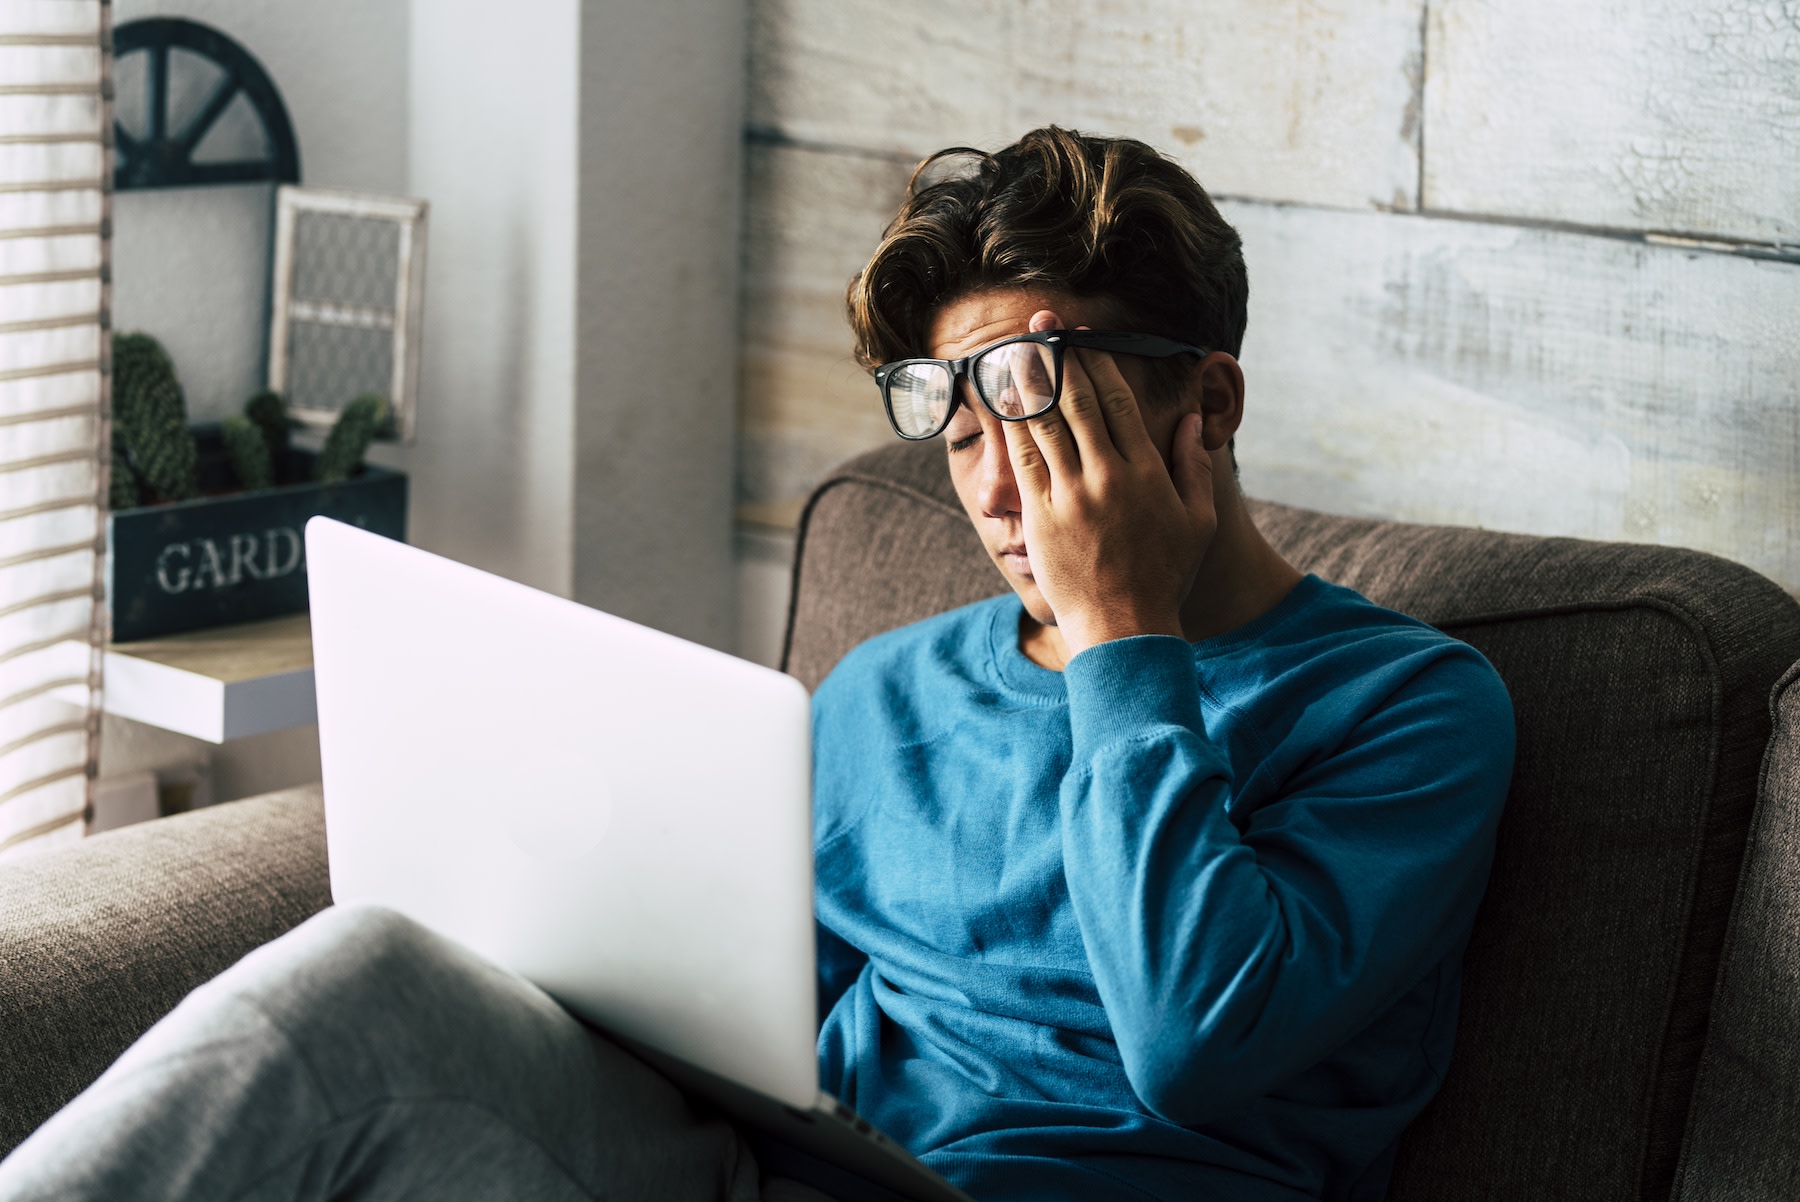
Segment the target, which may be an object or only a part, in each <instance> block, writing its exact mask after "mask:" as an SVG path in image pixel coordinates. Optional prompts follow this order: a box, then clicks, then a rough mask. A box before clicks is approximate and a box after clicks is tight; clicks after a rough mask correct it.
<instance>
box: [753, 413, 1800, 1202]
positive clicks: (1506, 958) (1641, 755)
mask: <svg viewBox="0 0 1800 1202" xmlns="http://www.w3.org/2000/svg"><path fill="white" fill-rule="evenodd" d="M1253 513H1254V515H1255V517H1256V520H1257V522H1258V524H1259V525H1260V526H1261V527H1262V529H1263V530H1264V532H1265V533H1266V534H1267V535H1268V537H1269V539H1270V541H1271V542H1272V543H1273V544H1274V545H1275V546H1276V548H1277V549H1278V550H1280V551H1281V552H1282V553H1283V554H1284V555H1286V556H1287V557H1288V558H1289V559H1290V560H1291V561H1292V562H1293V563H1294V564H1295V565H1296V566H1298V567H1299V568H1301V569H1302V570H1303V571H1310V572H1316V573H1318V574H1319V575H1321V576H1323V577H1325V578H1326V579H1328V580H1333V581H1336V582H1338V583H1341V584H1345V585H1348V586H1349V587H1351V588H1354V589H1357V590H1358V591H1360V592H1362V593H1363V594H1365V595H1366V596H1368V597H1369V598H1370V599H1372V600H1374V601H1376V602H1378V603H1380V604H1383V605H1387V606H1391V607H1393V608H1395V609H1399V610H1402V611H1404V612H1407V613H1411V614H1413V615H1415V616H1417V617H1419V618H1421V619H1423V620H1425V621H1428V622H1431V623H1433V624H1435V625H1437V626H1439V627H1440V628H1442V629H1444V630H1446V631H1448V632H1449V633H1451V634H1453V635H1455V636H1456V637H1458V638H1462V639H1465V640H1467V641H1468V642H1470V643H1472V644H1474V645H1475V646H1476V647H1478V648H1479V649H1480V650H1481V651H1482V652H1483V653H1484V654H1486V655H1487V656H1488V658H1489V659H1490V660H1491V661H1492V662H1493V664H1494V666H1495V668H1496V669H1498V670H1499V672H1500V674H1501V676H1502V677H1503V678H1504V679H1505V681H1506V684H1507V687H1508V689H1509V690H1510V691H1511V694H1512V697H1513V702H1514V706H1515V709H1516V711H1517V718H1518V737H1519V753H1518V760H1517V765H1516V768H1515V773H1514V779H1513V787H1512V792H1511V794H1510V797H1509V800H1508V806H1507V812H1506V815H1505V818H1504V819H1503V821H1502V825H1501V830H1500V836H1499V846H1498V849H1497V853H1496V862H1495V868H1494V875H1493V878H1492V882H1491V885H1490V888H1489V890H1488V895H1487V898H1486V901H1485V902H1484V904H1483V907H1482V911H1481V914H1480V916H1479V918H1478V920H1477V925H1476V930H1475V933H1474V936H1473V938H1472V941H1471V945H1470V948H1469V951H1468V955H1467V958H1466V961H1465V990H1464V1001H1463V1010H1462V1018H1461V1022H1460V1027H1459V1046H1458V1052H1457V1055H1456V1058H1455V1060H1454V1061H1453V1063H1452V1065H1451V1069H1450V1072H1449V1075H1448V1077H1447V1079H1446V1081H1445V1083H1444V1088H1443V1090H1442V1092H1441V1093H1440V1094H1439V1096H1438V1098H1437V1099H1436V1100H1435V1101H1434V1102H1433V1104H1432V1105H1431V1107H1430V1108H1428V1110H1427V1111H1426V1113H1425V1114H1424V1115H1423V1116H1422V1117H1421V1118H1420V1120H1419V1122H1418V1123H1417V1124H1415V1125H1414V1127H1413V1129H1412V1130H1411V1131H1410V1132H1409V1133H1408V1135H1407V1137H1406V1139H1405V1140H1404V1141H1403V1142H1402V1146H1401V1149H1400V1155H1399V1158H1398V1161H1397V1163H1396V1166H1395V1173H1394V1180H1393V1187H1392V1197H1394V1198H1396V1199H1409V1198H1418V1199H1433V1200H1436V1199H1447V1198H1454V1199H1464V1198H1467V1199H1474V1198H1494V1199H1502V1198H1504V1199H1516V1198H1523V1197H1529V1198H1537V1199H1543V1198H1569V1199H1577V1198H1579V1199H1593V1198H1640V1197H1641V1198H1663V1197H1667V1196H1669V1194H1670V1191H1671V1187H1672V1184H1673V1181H1674V1171H1675V1164H1676V1158H1677V1155H1678V1153H1679V1149H1680V1140H1681V1135H1682V1131H1683V1128H1684V1125H1685V1122H1686V1119H1687V1109H1688V1099H1689V1096H1690V1093H1691V1090H1692V1087H1693V1083H1694V1075H1695V1069H1696V1064H1697V1060H1698V1057H1699V1052H1700V1047H1701V1042H1702V1038H1703V1035H1704V1032H1705V1029H1706V1022H1707V1019H1708V1015H1709V1009H1710V999H1711V991H1712V984H1713V978H1714V974H1715V972H1716V969H1717V966H1718V958H1719V952H1720V948H1721V945H1722V942H1723V937H1724V928H1725V922H1726V918H1727V915H1728V912H1729V907H1730V903H1731V896H1732V892H1733V889H1734V887H1735V883H1736V880H1737V873H1738V863H1739V859H1740V857H1741V854H1742V849H1743V842H1744V835H1745V830H1746V826H1747V822H1748V818H1749V814H1750V809H1751V805H1752V800H1753V798H1754V794H1755V778H1756V770H1757V764H1758V761H1759V758H1760V755H1761V751H1762V747H1763V744H1764V742H1765V740H1766V738H1767V735H1768V731H1769V722H1768V717H1767V713H1766V711H1765V709H1764V706H1763V698H1765V697H1766V696H1767V690H1768V687H1769V685H1770V683H1771V682H1772V681H1773V680H1774V679H1775V678H1776V677H1777V676H1778V675H1779V674H1780V672H1781V670H1782V669H1783V668H1784V667H1785V666H1786V665H1787V664H1789V663H1791V662H1793V660H1794V659H1796V658H1800V606H1797V605H1796V604H1795V602H1794V601H1793V600H1792V599H1791V598H1789V597H1787V596H1786V594H1784V593H1782V592H1781V590H1780V589H1779V588H1777V587H1776V586H1775V585H1774V584H1772V583H1770V582H1769V581H1768V580H1766V579H1764V578H1763V577H1761V576H1759V575H1757V574H1756V573H1754V572H1752V571H1750V570H1749V569H1746V568H1743V567H1741V566H1738V565H1736V564H1732V563H1729V562H1726V561H1724V560H1721V559H1718V558H1715V557H1713V556H1709V555H1703V554H1700V553H1698V552H1692V551H1683V550H1676V549H1671V548H1663V547H1648V546H1634V545H1622V544H1609V543H1593V542H1582V541H1577V540H1573V539H1545V538H1535V537H1529V536H1522V535H1506V534H1496V533H1491V532H1485V531H1479V530H1464V529H1455V528H1448V527H1430V526H1416V525H1408V524H1403V523H1396V522H1383V521H1374V520H1368V519H1355V518H1343V517H1333V516H1329V515H1325V514H1319V513H1312V512H1309V511H1305V510H1299V509H1293V508H1289V507H1286V506H1279V505H1270V504H1258V503H1253ZM1004 587H1005V585H1004V582H1003V581H1002V580H1001V578H1000V576H999V574H998V572H997V571H996V569H995V568H994V567H993V566H992V565H991V564H990V563H989V562H988V560H987V557H986V555H985V554H984V553H983V552H982V550H981V547H980V544H979V541H978V540H977V539H976V537H975V535H974V533H973V531H972V530H971V529H970V528H969V525H968V522H967V521H966V519H965V518H964V516H963V514H962V511H961V508H960V506H959V505H958V503H957V501H956V498H955V494H954V491H953V490H952V488H951V486H950V483H949V479H948V474H947V473H946V471H945V470H944V466H943V451H942V449H941V448H940V447H938V446H936V445H934V444H922V445H918V446H896V447H891V448H888V449H885V450H882V451H877V452H874V453H872V454H869V455H865V456H862V457H860V458H858V459H856V460H852V461H851V462H850V463H849V464H846V465H845V466H844V468H842V469H840V470H839V471H838V472H837V473H835V474H834V475H833V476H832V477H831V478H830V479H828V480H827V481H825V482H824V483H823V484H822V485H820V487H819V489H818V490H817V491H816V492H815V494H814V495H813V498H812V499H811V501H810V502H809V504H808V506H807V509H806V511H805V514H804V516H803V518H802V524H801V531H800V542H799V545H798V548H797V553H796V561H795V570H794V593H793V597H792V600H791V602H790V606H791V608H790V616H789V622H790V625H789V631H788V644H787V658H786V664H787V667H788V669H789V670H790V671H791V672H793V673H794V674H795V675H797V676H798V677H799V678H800V679H801V680H802V681H804V682H805V683H806V684H807V685H809V686H814V685H816V684H817V683H818V681H819V680H821V679H822V678H823V677H824V675H825V674H826V673H827V672H828V671H829V670H830V668H831V666H832V665H833V664H835V663H836V662H837V660H838V659H839V658H840V657H842V655H843V654H844V653H845V652H847V651H848V650H849V649H850V648H851V647H852V646H854V645H855V644H856V643H857V642H859V641H861V640H862V639H865V638H868V637H869V636H871V635H873V634H876V633H879V632H880V631H882V630H885V629H889V628H892V627H894V626H899V625H902V624H904V623H907V622H910V621H914V620H917V619H919V618H923V617H926V616H928V615H929V614H931V613H933V612H936V611H938V610H941V609H944V608H948V607H950V606H953V605H956V604H961V603H964V602H967V601H972V600H977V599H979V598H981V597H983V596H990V595H992V594H994V593H996V592H999V591H1001V590H1002V589H1003V588H1004Z"/></svg>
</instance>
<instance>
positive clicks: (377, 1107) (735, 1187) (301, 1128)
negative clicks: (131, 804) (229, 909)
mask: <svg viewBox="0 0 1800 1202" xmlns="http://www.w3.org/2000/svg"><path fill="white" fill-rule="evenodd" d="M174 1198H195V1199H207V1200H209V1202H210V1200H215V1199H216V1200H218V1202H234V1200H238V1199H244V1200H249V1199H256V1200H258V1202H262V1200H265V1199H266V1200H273V1199H327V1198H333V1199H337V1198H345V1199H348V1198H354V1199H358V1200H363V1199H367V1200H371V1202H373V1200H376V1199H380V1200H383V1202H385V1200H387V1199H401V1198H419V1199H474V1198H480V1199H487V1198H494V1199H508V1200H512V1199H518V1200H520V1202H526V1200H535V1199H557V1200H559V1202H560V1200H562V1199H570V1200H574V1199H583V1200H585V1199H600V1198H604V1199H609V1200H611V1199H617V1200H621V1202H624V1200H629V1199H646V1200H649V1199H654V1200H656V1202H664V1200H667V1202H679V1200H686V1199H693V1200H695V1202H700V1200H702V1199H704V1200H705V1202H720V1200H725V1199H729V1200H730V1202H774V1200H776V1199H791V1200H794V1202H799V1200H802V1199H810V1200H813V1202H818V1200H824V1202H829V1199H825V1196H824V1195H823V1194H819V1193H817V1192H815V1191H812V1190H809V1189H807V1188H806V1187H804V1186H800V1185H797V1184H795V1183H793V1182H787V1181H776V1180H764V1179H763V1178H762V1177H761V1175H760V1174H759V1172H758V1170H757V1165H756V1159H755V1157H754V1155H753V1154H752V1153H751V1150H750V1148H749V1146H748V1144H747V1143H746V1142H745V1140H744V1137H743V1136H742V1135H741V1134H739V1132H737V1131H736V1130H735V1129H733V1128H732V1127H731V1126H730V1125H729V1124H728V1123H726V1122H725V1121H723V1120H721V1119H718V1118H716V1117H711V1116H708V1115H706V1114H704V1113H701V1112H698V1111H696V1110H695V1109H694V1108H693V1107H691V1106H690V1105H689V1103H688V1101H687V1099H686V1098H685V1097H684V1096H683V1095H682V1094H681V1092H680V1091H678V1090H677V1089H676V1088H675V1087H674V1086H673V1085H671V1084H670V1083H669V1082H668V1081H667V1080H666V1079H664V1078H663V1077H662V1076H660V1075H659V1074H657V1073H656V1072H655V1071H653V1070H652V1069H650V1068H648V1067H647V1066H645V1065H644V1064H643V1063H642V1062H641V1061H639V1060H637V1059H635V1058H634V1057H632V1056H630V1055H628V1054H627V1053H625V1052H624V1051H622V1050H620V1049H619V1048H618V1047H617V1046H616V1045H614V1044H613V1043H611V1042H609V1041H608V1040H607V1039H605V1038H604V1037H603V1036H600V1035H598V1034H596V1033H595V1032H594V1031H593V1030H591V1029H590V1028H588V1027H586V1026H584V1025H582V1024H581V1023H579V1022H577V1021H576V1020H575V1019H573V1018H571V1017H570V1016H569V1014H568V1013H567V1012H565V1011H564V1010H563V1009H562V1008H561V1007H560V1006H558V1005H557V1004H556V1003H555V1002H554V1001H552V1000H551V999H550V998H549V997H548V996H546V995H545V994H544V993H542V992H541V991H540V990H538V989H536V988H535V987H533V986H531V985H529V984H527V983H525V982H524V981H521V980H520V979H518V978H517V977H514V976H512V975H510V974H508V973H506V972H503V971H501V970H500V969H498V968H495V967H494V966H492V965H490V964H488V963H486V962H485V961H483V960H481V959H479V958H478V957H476V956H474V955H472V954H470V953H469V952H467V951H465V950H463V949H462V948H461V947H459V946H457V945H456V944H453V943H450V942H449V941H447V940H444V939H441V938H439V937H438V936H436V935H433V934H431V933H430V932H428V931H426V930H425V929H424V928H423V927H420V926H418V925H417V924H416V923H413V922H411V921H409V920H407V919H404V918H401V917H400V916H398V915H396V914H394V913H392V912H391V911H387V910H381V909H375V908H369V907H338V908H333V909H330V910H327V911H325V912H324V913H323V914H320V915H318V916H317V917H315V918H313V919H312V920H311V921H310V922H307V923H305V924H304V925H302V926H300V927H298V928H296V929H295V930H293V931H291V932H289V933H288V934H287V935H286V936H284V937H283V938H281V939H278V940H276V941H275V942H273V943H271V944H269V945H267V946H266V947H262V948H259V949H258V950H257V951H255V952H252V953H251V954H250V955H249V956H246V957H245V958H244V959H243V960H242V961H240V962H239V963H238V964H236V965H235V966H233V967H232V968H231V969H229V970H227V971H226V972H225V973H223V974H222V975H220V976H219V977H218V978H217V979H216V980H214V981H212V982H210V983H209V984H207V985H204V986H202V987H201V988H199V989H197V990H195V991H194V992H193V993H192V994H190V995H189V996H188V997H187V999H186V1000H185V1001H183V1002H182V1003H181V1005H179V1006H177V1007H176V1008H175V1010H174V1011H173V1012H172V1013H171V1014H169V1016H168V1017H166V1018H164V1019H163V1020H162V1021H161V1022H160V1023H158V1024H156V1026H154V1027H152V1028H151V1029H150V1030H149V1031H148V1032H147V1033H145V1035H144V1037H143V1038H142V1039H140V1040H138V1042H137V1043H136V1044H134V1045H133V1046H132V1047H131V1048H130V1050H128V1051H127V1052H126V1053H125V1055H123V1056H122V1057H120V1058H119V1060H118V1062H117V1063H115V1064H114V1065H113V1066H112V1067H111V1068H109V1069H108V1070H107V1071H106V1073H105V1074H104V1075H102V1076H101V1077H100V1079H99V1080H98V1081H96V1082H94V1084H93V1085H92V1086H90V1087H89V1088H88V1089H87V1091H86V1092H84V1093H83V1094H81V1096H80V1097H78V1098H76V1099H75V1100H74V1101H73V1102H71V1103H69V1105H68V1106H66V1107H65V1108H64V1109H63V1110H62V1111H61V1112H59V1113H58V1114H57V1115H56V1116H55V1117H53V1118H52V1119H51V1120H50V1121H49V1122H48V1123H46V1124H44V1126H43V1127H41V1128H39V1129H38V1131H37V1132H35V1133H34V1134H33V1135H32V1136H31V1137H30V1138H29V1139H27V1140H26V1141H25V1142H24V1143H23V1144H21V1145H20V1146H19V1147H18V1148H17V1149H16V1150H15V1151H14V1152H13V1154H12V1155H11V1156H10V1157H8V1158H7V1159H6V1160H5V1162H4V1163H0V1200H4V1202H13V1200H14V1199H45V1200H49V1199H55V1200H57V1202H73V1200H78V1199H96V1200H98V1199H133V1200H134V1202H152V1200H158V1199H174Z"/></svg>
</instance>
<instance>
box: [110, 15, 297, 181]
mask: <svg viewBox="0 0 1800 1202" xmlns="http://www.w3.org/2000/svg"><path fill="white" fill-rule="evenodd" d="M177 49H179V50H183V51H186V52H187V53H189V54H193V55H197V56H199V57H200V58H203V59H205V60H206V61H207V62H209V63H211V64H212V66H213V67H215V68H217V69H218V71H219V72H220V77H219V79H218V82H217V83H216V84H214V86H213V90H212V93H211V94H210V95H209V96H208V97H207V98H206V100H205V101H204V102H203V103H202V104H201V105H200V108H199V111H198V112H196V113H195V114H194V115H193V116H192V117H189V118H187V120H186V121H185V122H184V123H183V124H182V127H181V128H180V129H178V130H177V129H172V128H171V127H170V126H171V120H170V118H171V116H172V113H171V90H170V87H169V59H170V52H171V51H172V50H177ZM138 54H142V55H145V56H147V62H146V67H147V69H146V70H145V72H144V76H145V95H144V109H145V126H144V128H143V129H142V130H140V131H139V132H138V133H137V134H133V133H131V132H130V131H128V130H127V129H126V128H125V127H124V125H123V124H122V123H120V122H118V121H115V122H114V123H113V137H114V139H115V145H116V147H117V150H118V157H117V160H116V162H115V164H114V167H113V187H114V188H115V189H118V190H120V191H123V190H126V189H131V188H185V187H192V186H194V185H198V184H246V183H259V182H265V181H268V182H274V183H286V184H296V183H299V182H300V150H299V147H298V146H296V145H295V143H294V127H293V125H292V123H290V122H289V121H288V115H287V107H286V106H285V105H283V104H282V103H281V94H280V93H279V92H277V91H276V90H275V84H274V82H273V81H272V80H270V78H269V75H268V73H267V72H266V71H264V70H263V69H262V64H261V63H258V62H257V61H256V59H255V58H254V57H252V56H251V54H250V52H249V51H248V50H245V49H244V48H243V47H242V46H240V45H238V44H237V43H236V42H234V41H232V40H231V39H230V38H229V37H227V36H225V35H224V34H223V33H220V32H219V31H218V30H216V29H213V28H212V27H211V26H207V25H202V24H200V23H199V22H197V21H185V20H182V19H181V18H179V17H150V18H147V19H145V20H141V21H128V22H126V23H125V24H123V25H120V26H118V27H117V28H115V29H114V30H113V59H114V62H115V65H116V64H117V63H118V62H119V61H120V60H123V59H125V58H126V57H127V56H130V55H138ZM115 70H116V67H115ZM239 96H243V97H244V99H245V100H247V101H248V102H249V105H250V108H251V110H252V111H253V112H254V113H255V115H256V117H257V120H258V121H259V122H260V123H261V125H262V132H263V139H264V144H265V146H266V147H267V153H266V154H265V156H264V157H263V158H260V159H232V160H228V161H224V162H206V161H202V162H195V161H194V152H195V150H196V149H197V148H198V147H199V146H200V143H201V142H202V141H204V140H205V138H206V135H207V134H208V133H209V132H211V130H212V128H213V126H214V125H215V124H217V122H218V120H219V118H220V117H221V116H223V115H224V113H225V110H226V109H228V108H229V107H231V103H232V101H234V100H236V99H237V98H238V97H239Z"/></svg>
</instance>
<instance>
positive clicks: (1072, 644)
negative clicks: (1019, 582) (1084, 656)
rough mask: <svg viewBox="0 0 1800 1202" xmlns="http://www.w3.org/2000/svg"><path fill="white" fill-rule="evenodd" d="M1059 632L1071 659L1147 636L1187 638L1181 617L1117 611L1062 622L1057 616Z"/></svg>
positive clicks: (1063, 619)
mask: <svg viewBox="0 0 1800 1202" xmlns="http://www.w3.org/2000/svg"><path fill="white" fill-rule="evenodd" d="M1057 629H1058V630H1060V631H1061V633H1062V636H1063V643H1064V645H1065V646H1066V647H1067V648H1068V656H1069V658H1070V659H1074V658H1075V657H1076V656H1077V655H1080V654H1081V653H1082V652H1083V651H1086V650H1087V649H1088V648H1089V647H1097V646H1099V645H1100V644H1101V643H1113V642H1117V641H1118V640H1120V639H1135V638H1139V637H1141V636H1143V635H1147V634H1165V635H1173V636H1175V637H1176V638H1184V637H1185V636H1184V634H1183V632H1182V629H1181V617H1180V615H1179V614H1122V613H1119V612H1118V611H1116V610H1113V611H1108V612H1106V613H1103V614H1096V615H1094V616H1093V617H1076V618H1063V617H1062V616H1061V615H1058V620H1057Z"/></svg>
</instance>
